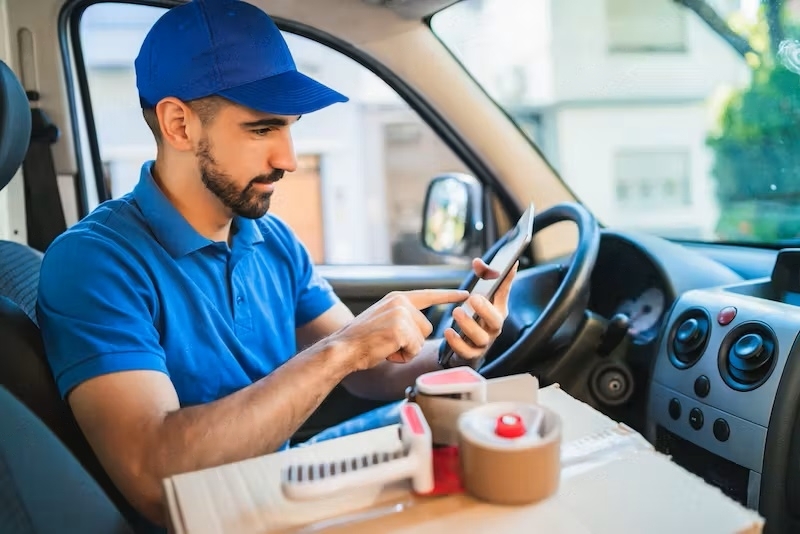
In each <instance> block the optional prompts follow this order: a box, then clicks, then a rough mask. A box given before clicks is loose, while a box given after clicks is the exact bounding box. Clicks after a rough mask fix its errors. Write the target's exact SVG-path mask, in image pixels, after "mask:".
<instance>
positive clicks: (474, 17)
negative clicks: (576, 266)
mask: <svg viewBox="0 0 800 534" xmlns="http://www.w3.org/2000/svg"><path fill="white" fill-rule="evenodd" d="M798 23H800V0H785V1H784V0H764V1H763V2H760V1H759V0H706V1H703V0H463V1H461V2H459V3H457V4H455V5H453V6H451V7H449V8H447V9H445V10H443V11H441V12H439V13H438V14H436V15H435V16H434V17H433V18H432V19H431V28H432V29H433V31H434V32H435V33H436V35H437V36H438V37H439V38H440V39H441V40H442V41H443V42H444V43H445V45H446V46H448V47H449V48H450V49H451V50H452V52H453V54H454V55H455V56H456V57H457V58H458V59H459V60H460V61H461V62H462V63H463V65H464V66H465V67H466V68H467V69H468V70H469V71H470V73H471V74H472V76H473V77H474V78H475V79H476V80H477V81H478V83H480V84H481V85H482V86H483V88H484V89H485V90H486V92H487V93H488V94H489V95H490V96H491V97H492V98H493V99H494V100H495V101H496V102H497V103H498V105H500V106H501V107H502V108H503V109H504V110H505V111H506V112H507V113H508V114H509V115H510V116H511V117H512V118H513V119H514V120H515V121H516V122H517V124H518V125H519V126H520V128H521V129H522V130H523V131H524V132H525V133H526V134H527V135H528V136H529V137H530V139H531V141H532V142H533V143H535V144H536V146H537V147H538V148H539V150H540V151H541V152H542V154H543V155H544V156H545V157H546V158H547V159H548V160H549V162H550V164H551V165H552V166H553V167H554V168H555V169H556V171H557V172H558V173H559V174H560V175H561V177H562V178H563V180H564V181H565V182H566V183H567V184H568V185H569V186H570V188H571V189H572V190H573V191H574V192H575V194H576V195H577V196H578V198H579V199H580V200H581V201H582V202H583V203H585V204H586V205H587V206H588V207H589V208H590V209H592V210H593V211H594V213H595V214H596V216H597V217H598V219H599V220H600V221H602V222H603V223H604V224H607V225H609V226H612V227H616V228H628V229H636V230H642V231H646V232H650V233H654V234H657V235H661V236H664V237H668V238H677V239H687V240H703V241H738V242H741V241H745V242H757V243H765V244H778V243H787V242H791V241H793V240H798V242H800V179H798V178H800V176H798V171H799V170H800V122H799V121H798V119H799V118H800V77H799V76H798V72H800V42H798V41H795V40H794V39H795V38H796V37H800V35H799V34H798V29H800V28H798Z"/></svg>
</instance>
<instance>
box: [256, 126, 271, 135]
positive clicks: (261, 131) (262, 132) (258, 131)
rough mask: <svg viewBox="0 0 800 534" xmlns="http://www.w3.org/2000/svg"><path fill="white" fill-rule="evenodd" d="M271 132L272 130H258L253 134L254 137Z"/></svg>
mask: <svg viewBox="0 0 800 534" xmlns="http://www.w3.org/2000/svg"><path fill="white" fill-rule="evenodd" d="M271 131H272V128H259V129H258V130H253V133H254V134H256V135H267V134H268V133H269V132H271Z"/></svg>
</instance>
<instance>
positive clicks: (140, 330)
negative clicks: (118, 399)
mask: <svg viewBox="0 0 800 534" xmlns="http://www.w3.org/2000/svg"><path fill="white" fill-rule="evenodd" d="M152 163H153V162H152V161H150V162H147V163H145V164H144V165H143V167H142V173H141V177H140V181H139V183H138V184H137V185H136V187H135V189H134V190H133V191H132V192H131V193H129V194H127V195H125V196H123V197H121V198H119V199H115V200H110V201H107V202H105V203H103V204H101V205H100V206H98V208H97V209H95V210H94V211H93V212H92V213H91V214H90V215H89V216H87V217H86V218H84V219H83V220H81V221H80V222H79V223H77V224H76V225H74V226H73V227H72V228H70V229H69V230H68V231H67V232H65V233H64V234H62V235H61V236H59V237H58V238H57V239H56V240H55V241H54V242H53V244H52V245H51V246H50V247H49V249H48V250H47V253H46V254H45V257H44V261H43V263H42V269H41V275H40V282H39V297H38V304H37V307H38V310H37V312H38V320H39V324H40V327H41V330H42V334H43V338H44V345H45V350H46V354H47V357H48V360H49V362H50V365H51V367H52V370H53V373H54V376H55V379H56V383H57V384H58V388H59V390H60V392H61V394H62V395H63V396H65V397H66V395H67V394H68V393H69V392H70V390H72V388H74V387H75V386H77V385H78V384H80V383H81V382H83V381H85V380H87V379H90V378H92V377H95V376H98V375H103V374H106V373H113V372H118V371H128V370H143V369H149V370H153V371H159V372H162V373H166V374H167V375H168V376H169V377H170V379H171V380H172V383H173V384H174V385H175V390H176V391H177V394H178V398H179V399H180V403H181V405H182V406H190V405H196V404H201V403H207V402H210V401H214V400H216V399H219V398H221V397H224V396H226V395H228V394H230V393H233V392H235V391H237V390H239V389H241V388H243V387H245V386H247V385H249V384H251V383H252V382H254V381H256V380H258V379H260V378H262V377H264V376H265V375H268V374H269V373H270V372H272V371H273V370H275V369H276V368H277V367H279V366H280V365H281V364H283V363H285V362H286V361H287V360H288V359H290V358H291V357H292V356H293V355H294V354H295V353H296V352H297V347H296V342H295V329H296V328H297V327H299V326H301V325H303V324H305V323H307V322H309V321H311V320H312V319H314V318H316V317H318V316H319V315H320V314H322V313H323V312H325V311H326V310H328V309H329V308H330V307H331V306H332V305H333V304H334V303H335V302H336V301H337V298H336V296H335V294H334V293H333V291H332V289H331V287H330V286H329V284H328V283H327V282H326V281H325V280H324V279H323V278H322V277H321V276H320V275H319V274H318V273H317V271H316V270H315V268H314V265H313V263H312V261H311V258H310V257H309V254H308V252H307V251H306V249H305V248H304V247H303V245H302V244H301V243H300V242H299V241H298V239H297V238H296V237H295V235H294V234H293V232H292V231H291V229H290V228H289V227H288V226H287V225H286V224H285V223H284V222H282V221H281V220H280V219H278V218H277V217H275V216H273V215H269V214H268V215H266V216H265V217H263V218H262V219H258V220H249V219H244V218H235V219H234V221H233V231H234V232H235V234H234V235H233V238H232V242H231V246H228V244H227V243H224V242H213V241H211V240H209V239H207V238H205V237H203V236H202V235H200V234H199V233H197V232H196V231H195V230H194V228H192V226H190V225H189V223H188V222H187V221H186V220H185V219H184V218H183V216H181V214H180V213H179V212H178V211H177V210H176V209H175V208H174V207H173V206H172V204H171V203H170V202H169V201H168V199H167V198H166V197H165V196H164V195H163V193H162V192H161V190H160V189H159V188H158V185H157V184H156V182H155V181H154V180H153V177H152V175H151V173H150V169H151V166H152Z"/></svg>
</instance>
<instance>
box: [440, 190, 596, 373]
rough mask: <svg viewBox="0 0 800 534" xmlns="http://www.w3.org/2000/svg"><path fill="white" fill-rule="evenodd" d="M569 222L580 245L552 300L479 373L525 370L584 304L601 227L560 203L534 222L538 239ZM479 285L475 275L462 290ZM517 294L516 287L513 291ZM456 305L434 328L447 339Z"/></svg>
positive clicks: (490, 253)
mask: <svg viewBox="0 0 800 534" xmlns="http://www.w3.org/2000/svg"><path fill="white" fill-rule="evenodd" d="M563 221H569V222H574V223H575V225H576V226H577V227H578V245H577V247H576V249H575V252H574V253H573V254H572V259H571V261H570V264H569V266H568V267H566V268H565V267H564V266H559V269H560V270H561V272H564V276H563V279H562V280H561V283H560V284H559V285H558V289H556V291H555V293H554V294H553V296H552V297H551V298H550V301H549V302H548V303H547V305H546V306H545V308H544V309H543V310H542V312H541V313H540V314H539V315H538V317H537V318H536V319H535V320H534V321H533V323H532V324H530V325H527V326H526V327H524V328H523V329H522V331H521V333H520V336H519V337H518V338H517V339H516V340H515V341H514V343H513V344H512V345H511V346H510V347H509V348H508V349H507V350H505V351H504V352H503V353H502V354H500V355H499V356H497V357H496V358H495V359H493V360H492V361H489V362H487V363H483V364H482V365H481V366H480V367H479V368H478V372H479V373H480V374H482V375H483V376H485V377H486V378H493V377H496V376H506V375H508V374H513V373H514V372H520V371H519V370H520V369H522V368H524V365H523V364H524V363H525V361H526V360H530V359H531V355H532V354H537V352H539V349H541V348H544V347H545V346H546V344H547V341H548V340H550V339H551V338H552V337H553V335H554V334H555V333H556V332H557V331H558V329H559V328H560V327H561V326H562V325H563V324H564V323H565V322H566V321H567V319H568V318H569V317H570V315H571V314H572V313H574V312H575V310H576V308H577V307H578V306H579V305H581V304H582V302H583V299H582V297H583V296H585V295H586V292H587V291H588V288H589V283H590V280H591V275H592V271H593V270H594V265H595V262H596V260H597V254H598V251H599V249H600V228H599V225H598V224H597V221H596V219H595V218H594V216H593V215H592V214H591V213H590V212H589V211H588V210H587V209H586V208H584V207H583V206H582V205H580V204H577V203H574V202H564V203H561V204H556V205H554V206H552V207H550V208H548V209H547V210H545V211H543V212H541V213H539V214H537V215H536V216H535V217H534V221H533V232H534V236H535V235H536V234H537V233H538V232H539V231H541V230H544V229H545V228H548V227H549V226H552V225H553V224H556V223H559V222H563ZM505 241H506V236H503V237H502V238H501V239H499V240H498V241H497V242H496V243H495V244H494V245H492V247H491V248H490V249H489V250H488V251H486V253H485V254H484V255H483V257H482V259H483V261H485V262H486V263H489V262H490V261H491V259H492V258H493V257H494V255H495V254H496V253H497V250H498V249H499V248H500V247H501V246H502V245H503V244H504V243H505ZM476 282H477V277H476V276H475V273H471V274H470V275H469V276H467V277H465V279H464V281H463V282H462V283H461V285H460V286H459V289H466V290H469V289H471V288H472V286H473V285H474V284H475V283H476ZM512 292H513V288H512ZM512 304H513V302H512V299H509V312H508V318H507V319H506V321H507V322H508V321H509V320H513V317H512V316H513V315H514V310H513V309H512ZM453 308H454V307H453V306H451V307H448V309H447V310H445V313H443V314H442V320H441V321H440V322H439V324H437V326H436V328H434V335H436V336H439V337H441V336H443V335H444V330H445V329H446V328H447V327H448V326H449V325H450V324H451V320H452V310H453Z"/></svg>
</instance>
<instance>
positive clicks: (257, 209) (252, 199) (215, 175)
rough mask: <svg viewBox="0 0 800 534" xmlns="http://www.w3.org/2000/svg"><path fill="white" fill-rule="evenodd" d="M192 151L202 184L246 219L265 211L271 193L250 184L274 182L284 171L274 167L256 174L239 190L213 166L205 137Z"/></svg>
mask: <svg viewBox="0 0 800 534" xmlns="http://www.w3.org/2000/svg"><path fill="white" fill-rule="evenodd" d="M196 155H197V161H198V163H199V164H200V176H201V178H202V180H203V184H205V186H206V188H208V190H209V191H211V192H212V193H214V195H215V196H216V197H217V198H219V199H220V201H222V203H223V204H224V205H225V206H227V207H228V208H230V210H231V211H233V212H234V213H235V214H236V215H239V216H241V217H245V218H247V219H259V218H261V217H263V216H264V215H265V214H266V213H267V211H269V201H270V197H271V196H272V193H271V192H258V191H256V190H255V189H254V188H253V184H256V183H262V184H265V183H272V182H277V181H278V180H280V179H281V178H283V173H284V171H283V170H282V169H275V170H274V171H272V172H271V173H270V174H261V175H258V176H256V177H255V178H253V179H252V180H250V183H248V184H247V186H245V188H244V189H242V190H241V191H240V190H238V189H237V188H236V185H234V183H233V180H232V179H231V178H230V176H228V175H227V174H225V173H224V172H222V171H221V170H219V168H218V167H217V162H216V161H214V158H213V157H212V156H211V148H210V146H209V143H208V140H207V139H203V140H202V141H200V146H199V147H198V149H197V154H196Z"/></svg>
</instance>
